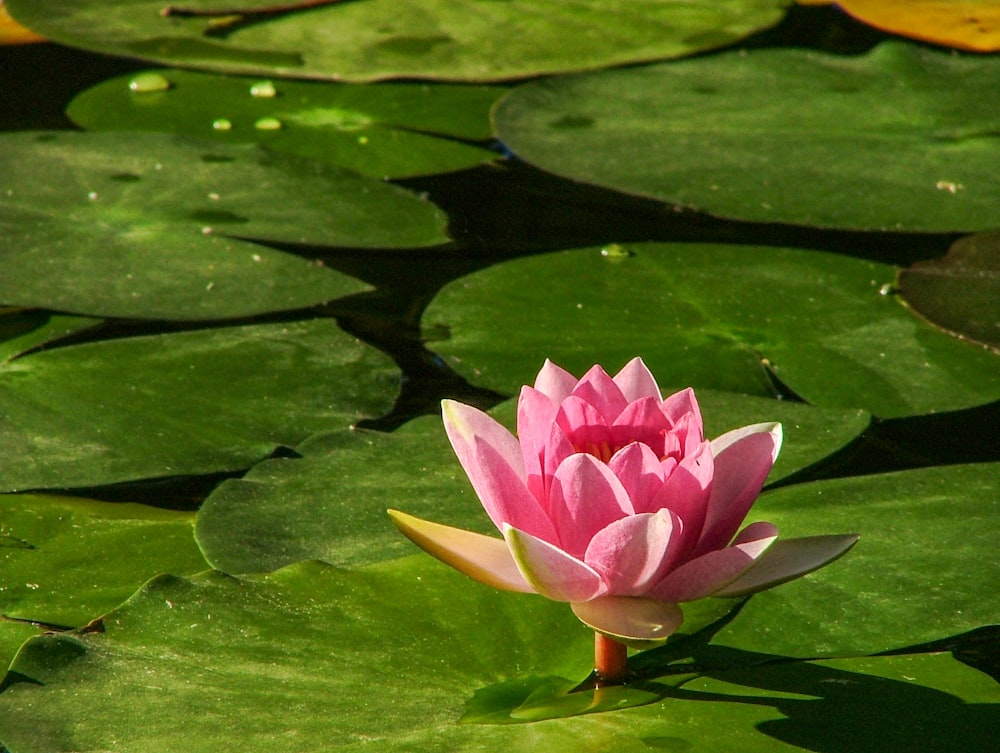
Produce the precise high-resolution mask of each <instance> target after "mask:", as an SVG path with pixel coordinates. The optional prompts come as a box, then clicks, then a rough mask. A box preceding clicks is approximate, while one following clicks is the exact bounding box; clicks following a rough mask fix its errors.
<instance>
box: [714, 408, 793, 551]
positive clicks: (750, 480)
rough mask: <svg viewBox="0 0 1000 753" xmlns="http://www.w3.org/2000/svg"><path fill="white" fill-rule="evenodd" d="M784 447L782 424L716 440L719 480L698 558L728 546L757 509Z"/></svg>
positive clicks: (760, 426)
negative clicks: (749, 514) (748, 516)
mask: <svg viewBox="0 0 1000 753" xmlns="http://www.w3.org/2000/svg"><path fill="white" fill-rule="evenodd" d="M780 447H781V424H776V423H767V424H755V425H753V426H745V427H743V428H742V429H737V430H736V431H733V432H729V433H727V434H723V435H722V436H721V437H719V438H718V439H715V440H713V441H712V453H713V455H714V456H715V478H714V479H713V480H712V495H711V497H709V501H708V510H707V512H706V515H705V527H704V529H703V530H702V534H701V538H700V539H699V540H698V545H697V547H695V552H694V554H695V556H697V555H699V554H704V553H705V552H710V551H712V550H714V549H721V548H722V547H724V546H725V545H726V544H727V543H728V542H729V540H730V539H731V538H732V536H733V534H734V533H736V530H737V529H738V528H739V527H740V524H741V523H742V522H743V519H744V518H745V517H746V516H747V513H748V512H749V511H750V508H751V507H752V506H753V503H754V501H755V500H756V499H757V495H758V494H760V489H761V487H762V486H763V485H764V480H765V479H766V478H767V474H768V473H770V472H771V466H772V465H773V464H774V459H775V458H776V457H777V456H778V450H779V449H780Z"/></svg>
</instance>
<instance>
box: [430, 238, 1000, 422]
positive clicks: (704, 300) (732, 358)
mask: <svg viewBox="0 0 1000 753" xmlns="http://www.w3.org/2000/svg"><path fill="white" fill-rule="evenodd" d="M625 251H627V254H625V255H620V254H619V255H610V254H609V255H602V253H601V252H600V251H599V250H598V249H583V250H575V251H562V252H558V253H552V254H545V255H540V256H535V257H531V258H524V259H518V260H515V261H509V262H504V263H501V264H497V265H495V266H493V267H490V268H488V269H486V270H483V271H481V272H477V273H474V274H472V275H469V276H467V277H464V278H461V279H458V280H456V281H455V282H453V283H450V284H449V285H448V286H446V287H445V288H444V289H443V290H442V291H441V293H440V294H439V295H438V297H437V298H436V299H435V300H434V301H433V302H432V303H431V305H430V306H429V307H428V309H427V311H426V312H425V314H424V317H423V323H424V327H425V329H426V330H427V331H428V332H435V331H436V332H441V331H445V332H447V333H448V335H449V337H448V339H446V340H442V341H440V342H434V343H432V347H433V348H434V349H435V350H436V351H437V352H439V353H441V354H442V355H444V356H446V357H448V358H449V360H450V362H451V364H452V365H453V366H454V367H455V368H456V369H457V370H458V371H459V372H461V373H462V374H463V375H465V376H466V378H468V379H469V380H470V381H471V382H473V383H475V384H479V385H482V386H484V387H490V388H492V389H495V390H499V391H502V392H506V393H507V394H514V392H515V391H516V390H518V389H519V388H520V385H521V384H524V383H527V382H530V381H531V380H532V379H533V378H534V375H535V373H536V372H537V371H538V369H539V368H540V366H541V364H542V361H543V360H544V359H545V358H551V359H552V360H553V361H555V362H556V363H558V364H560V365H561V366H564V367H565V368H568V369H569V370H570V371H572V372H574V373H576V374H578V375H579V374H582V373H583V372H584V371H585V370H586V369H588V368H589V367H590V366H591V365H592V364H594V363H601V364H603V365H604V366H605V367H606V368H608V369H618V368H619V367H620V366H621V365H623V364H624V363H625V362H626V361H628V360H629V359H631V358H632V357H634V356H637V355H638V356H642V358H643V359H644V360H645V361H646V363H647V364H648V365H649V367H650V368H651V369H652V371H653V373H654V374H655V375H656V377H657V379H658V380H659V382H660V385H661V386H662V387H663V388H664V389H665V390H666V389H667V388H674V387H684V386H694V387H696V388H712V389H723V390H730V391H734V392H745V393H750V394H758V395H766V394H774V390H775V389H776V388H775V385H774V384H773V383H772V380H771V379H770V378H769V376H768V372H769V371H771V372H773V373H774V374H776V376H777V378H778V379H779V380H780V381H781V382H783V383H784V384H785V385H787V386H788V387H789V388H791V390H793V391H794V392H795V393H797V394H798V395H800V396H801V397H802V398H804V399H805V400H807V401H809V402H811V403H814V404H816V405H821V406H827V407H841V408H850V407H855V408H864V409H866V410H868V411H871V412H872V413H875V414H877V415H880V416H883V417H888V416H893V415H897V416H898V415H906V414H912V413H923V412H929V411H937V410H948V409H955V408H959V407H967V406H971V405H977V404H980V403H984V402H987V401H990V400H994V399H996V398H997V397H998V396H1000V380H997V379H996V374H997V372H998V369H1000V357H998V356H997V355H995V354H993V353H990V352H987V351H984V350H983V349H982V348H980V347H977V346H975V345H970V344H968V343H962V342H959V341H957V340H955V338H952V337H949V336H948V335H946V334H944V333H942V332H940V331H939V330H937V329H935V328H934V327H930V326H928V325H926V324H925V323H924V322H922V321H920V320H919V319H918V318H917V317H914V316H913V315H912V314H911V313H910V312H908V311H907V310H906V309H905V308H904V307H902V306H900V305H899V302H898V301H896V300H894V298H893V297H892V296H888V295H882V294H880V291H881V290H882V286H883V285H886V284H888V283H890V282H891V281H892V279H893V278H894V276H895V271H896V270H895V269H894V268H892V267H889V266H886V265H882V264H875V263H872V262H866V261H857V260H853V259H850V258H847V257H842V256H837V255H834V254H825V253H816V252H806V251H800V250H793V249H782V248H765V247H752V246H721V245H707V244H706V245H698V244H652V243H650V244H633V245H630V246H628V248H627V249H625ZM540 280H544V281H545V282H544V284H539V281H540ZM498 342H502V343H503V349H502V350H499V349H498V348H497V343H498ZM777 389H778V390H779V391H780V390H781V389H783V388H781V387H778V388H777Z"/></svg>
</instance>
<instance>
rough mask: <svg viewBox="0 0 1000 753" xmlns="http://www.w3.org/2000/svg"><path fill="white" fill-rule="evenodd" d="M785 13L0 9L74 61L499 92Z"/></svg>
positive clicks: (689, 47)
mask: <svg viewBox="0 0 1000 753" xmlns="http://www.w3.org/2000/svg"><path fill="white" fill-rule="evenodd" d="M789 4H790V3H789V0H666V1H664V0H634V1H633V2H630V3H629V4H628V6H627V7H624V6H622V4H621V3H618V2H612V0H588V1H587V2H582V3H558V2H546V3H536V2H528V1H527V0H510V1H509V2H502V3H496V2H490V3H476V4H475V5H473V6H466V5H461V4H460V5H456V4H455V3H452V2H446V1H444V0H412V1H411V2H407V3H405V4H400V3H399V2H396V1H395V0H365V2H361V3H331V4H330V5H329V6H326V7H319V8H313V9H311V10H301V11H299V12H296V11H295V10H294V9H291V10H290V11H289V12H285V13H266V12H265V13H264V14H263V15H258V16H254V15H253V10H254V9H262V8H268V7H273V6H274V2H273V0H246V1H245V2H240V3H237V4H236V5H235V6H226V7H236V8H238V9H239V11H244V10H245V11H248V13H237V14H226V15H225V16H223V17H221V18H220V17H215V18H211V17H208V18H206V17H200V18H199V17H197V16H191V15H185V14H182V13H177V12H175V13H173V14H165V13H164V12H163V11H164V9H165V8H168V7H169V8H177V9H186V10H188V9H189V10H194V11H204V10H210V9H218V8H219V7H220V6H219V4H218V2H216V1H215V0H186V1H184V2H177V3H167V2H164V0H111V1H109V0H7V2H6V5H7V8H8V10H9V11H10V13H11V15H12V16H13V17H14V18H15V20H17V21H18V22H19V23H21V24H23V25H25V26H27V27H29V28H30V29H31V30H32V31H35V32H37V33H39V34H42V35H43V36H46V37H48V38H49V39H51V40H53V41H57V42H61V43H62V44H66V45H69V46H71V47H82V48H84V49H88V50H94V51H96V52H102V53H106V54H113V55H124V56H128V57H137V58H142V59H145V60H153V61H157V62H161V63H166V64H169V65H178V66H184V67H196V68H206V69H211V70H218V71H224V72H227V73H267V74H272V75H277V76H291V77H296V78H322V79H331V80H341V79H342V80H345V81H373V80H378V79H386V78H439V79H448V80H456V81H488V80H489V81H495V80H500V79H507V78H519V77H527V76H537V75H540V74H543V73H559V72H563V71H578V70H593V69H595V68H602V67H605V66H609V65H620V64H623V63H635V62H640V61H645V60H656V59H662V58H667V57H676V56H679V55H689V54H691V53H695V52H700V51H703V50H708V49H712V48H716V47H721V46H724V45H727V44H731V43H733V42H735V41H737V40H739V39H741V38H742V37H744V36H746V35H748V34H751V33H753V32H755V31H758V30H760V29H764V28H767V27H769V26H771V25H773V24H775V23H777V22H778V21H780V20H781V18H782V16H783V15H784V11H785V8H786V7H787V6H788V5H789Z"/></svg>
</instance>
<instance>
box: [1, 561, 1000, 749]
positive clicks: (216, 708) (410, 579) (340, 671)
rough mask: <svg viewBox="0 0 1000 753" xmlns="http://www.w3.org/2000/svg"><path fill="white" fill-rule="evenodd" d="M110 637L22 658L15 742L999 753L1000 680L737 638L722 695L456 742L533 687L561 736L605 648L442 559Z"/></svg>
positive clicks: (669, 692) (310, 567) (143, 612)
mask: <svg viewBox="0 0 1000 753" xmlns="http://www.w3.org/2000/svg"><path fill="white" fill-rule="evenodd" d="M738 619H739V618H737V620H738ZM103 626H104V629H105V631H106V632H104V633H90V634H86V635H62V636H44V637H41V638H36V639H33V640H32V641H30V642H29V643H28V644H27V645H26V646H25V647H24V648H23V649H22V650H21V652H20V653H19V655H18V656H17V658H16V659H15V661H14V663H13V665H12V675H13V677H12V678H9V680H8V681H11V680H13V684H11V685H9V686H8V687H7V688H6V690H5V691H4V692H3V693H2V694H0V739H3V740H4V742H5V744H6V745H7V746H8V748H9V749H10V750H11V751H13V753H18V751H22V750H25V751H26V750H30V751H33V753H47V752H49V751H52V752H55V751H66V750H97V749H100V750H108V749H111V750H123V751H125V750H127V751H129V753H145V752H146V751H162V750H163V749H164V746H168V747H176V748H180V749H183V750H186V751H193V752H195V753H201V752H207V751H220V750H225V749H228V748H230V747H232V745H233V743H234V741H238V740H247V739H252V740H254V742H255V744H257V745H260V746H263V747H265V748H275V747H278V748H280V749H281V750H283V751H288V752H289V753H294V752H295V751H315V750H319V749H324V748H329V747H330V746H331V740H332V739H334V738H335V747H336V749H338V750H347V751H361V750H363V749H371V747H372V745H373V744H374V745H377V746H378V749H379V750H385V751H413V750H420V751H431V752H434V751H448V753H455V752H459V753H463V752H465V751H473V750H483V749H489V750H500V749H502V750H507V751H512V752H513V753H528V752H529V751H539V750H547V751H549V750H551V751H556V750H579V749H580V744H581V740H582V741H586V742H585V744H586V746H587V748H588V749H591V748H592V749H593V750H603V749H605V748H607V747H608V746H613V747H614V749H615V750H616V751H622V753H640V752H642V753H645V752H646V751H648V750H649V749H650V747H654V748H666V749H678V748H679V749H682V750H692V751H704V752H706V753H707V751H719V750H740V751H748V752H749V753H758V752H759V753H764V752H765V751H766V752H767V753H773V751H777V750H795V749H797V748H795V747H793V746H803V747H806V748H809V749H813V750H816V749H819V750H826V749H827V748H825V747H822V746H823V744H829V742H830V741H831V740H832V741H834V742H835V743H836V744H837V745H838V746H839V747H838V748H836V750H870V749H875V748H876V747H877V745H878V744H881V743H884V741H885V740H892V741H893V742H894V744H899V745H900V746H901V748H903V749H913V750H916V749H932V750H949V749H951V748H949V747H948V746H949V745H951V743H952V742H953V741H959V740H960V741H961V746H962V747H961V749H962V750H963V751H971V752H972V753H988V751H991V750H992V748H993V743H995V740H994V739H993V735H992V733H991V730H992V728H993V727H994V726H995V725H992V724H991V723H990V721H991V720H992V719H995V715H996V708H997V702H998V700H1000V693H998V690H997V686H996V683H995V682H994V681H993V680H992V679H990V678H989V677H987V676H985V675H983V674H981V673H979V672H977V671H976V670H974V669H971V668H969V667H966V666H964V665H962V664H960V663H958V662H956V661H955V660H954V659H952V658H951V657H949V656H948V655H947V654H943V655H942V654H939V655H917V656H892V657H878V658H861V659H840V660H835V661H826V662H822V663H809V662H801V661H791V662H788V661H785V662H780V661H776V660H778V659H780V658H781V657H779V656H775V655H773V654H771V655H762V654H753V653H748V652H745V651H739V650H736V649H727V648H726V646H725V630H723V631H721V632H720V633H719V634H718V635H717V636H716V639H715V643H716V644H717V647H713V646H711V645H710V646H708V647H701V648H696V651H695V654H694V655H695V657H697V658H696V661H697V662H698V664H699V665H701V666H705V667H706V668H707V674H706V675H705V676H702V677H692V676H691V675H690V674H689V675H688V681H687V682H685V683H684V684H683V685H682V686H681V687H679V688H674V687H671V683H670V682H669V678H668V680H667V681H662V682H653V683H650V686H651V691H652V692H650V693H649V694H648V695H650V696H652V698H651V699H650V700H655V699H656V698H657V697H658V698H661V699H662V700H660V701H659V702H655V703H652V704H650V705H646V706H641V707H638V708H632V709H630V710H629V711H627V712H622V713H619V712H613V713H601V714H589V715H586V716H573V717H571V718H567V719H553V720H551V721H548V722H545V723H542V724H514V725H511V724H456V721H457V720H458V719H459V718H460V716H462V714H463V708H464V707H465V703H466V701H467V700H468V699H470V698H471V697H472V696H473V694H474V693H476V692H477V691H478V692H481V691H483V690H484V689H486V688H490V687H495V686H497V685H498V684H501V683H507V684H508V687H509V686H510V684H511V681H513V680H516V679H521V680H523V681H524V682H522V686H523V687H524V686H526V687H529V688H530V687H531V682H532V678H539V679H535V680H534V685H535V687H536V689H538V688H539V686H541V690H540V692H538V693H536V695H535V701H536V702H535V704H534V705H531V704H529V705H528V706H527V707H525V704H523V703H521V704H520V712H521V713H522V714H523V715H524V716H522V719H521V720H525V717H527V720H530V719H531V718H532V716H534V718H546V716H553V714H552V713H548V714H546V713H545V712H546V708H545V697H544V691H545V686H546V684H547V685H548V687H549V688H552V687H553V686H554V685H558V684H559V683H560V682H562V683H563V684H565V683H566V681H567V680H568V679H571V678H574V677H577V678H581V676H582V675H585V674H586V673H587V671H588V666H589V662H588V658H589V653H590V650H591V648H592V646H591V643H592V637H591V635H590V634H589V631H587V630H586V629H585V628H583V627H582V626H580V625H579V623H577V622H576V621H575V619H574V618H572V616H570V610H569V609H567V608H566V606H565V605H561V604H555V603H552V602H548V601H546V600H544V599H541V598H533V597H529V596H523V595H513V594H503V593H497V592H494V591H492V590H490V589H487V588H484V587H481V586H479V585H477V584H473V583H470V582H469V581H468V580H466V579H465V578H462V576H460V575H457V574H455V573H452V572H449V571H448V570H447V569H446V568H443V567H440V566H439V565H437V564H436V563H433V562H428V561H426V560H425V559H424V558H407V559H404V560H396V561H393V562H389V563H384V564H383V565H379V566H377V567H375V568H372V569H366V570H362V571H340V570H336V569H332V568H328V567H322V566H319V565H316V564H311V563H310V564H303V565H296V566H293V567H291V568H287V569H285V570H281V571H279V572H277V573H274V574H272V575H268V576H257V577H253V578H242V579H234V578H227V577H225V576H222V575H219V574H214V573H209V574H205V575H200V576H197V577H194V578H175V577H167V576H164V577H161V578H157V579H155V580H153V581H151V582H150V583H149V584H147V585H146V586H145V587H144V588H143V589H142V590H141V591H140V592H139V593H138V594H136V595H135V596H134V597H133V598H132V599H130V600H129V601H128V602H127V603H126V604H124V605H123V606H122V607H121V608H119V609H117V610H115V611H114V612H112V613H111V614H109V615H108V616H107V617H106V619H105V620H104V623H103ZM782 627H783V624H782V623H781V620H780V616H776V622H775V628H776V629H779V630H780V629H781V628H782ZM817 629H818V630H820V631H822V629H823V626H822V624H819V625H817ZM769 662H770V663H769ZM13 673H16V675H15V674H13ZM542 678H550V679H548V680H547V681H546V680H544V679H542ZM581 679H582V678H581ZM18 680H22V681H18ZM539 680H540V681H539ZM359 692H360V693H363V702H359V700H358V698H359V696H358V693H359ZM550 692H551V690H550ZM612 692H614V691H612ZM81 698H89V699H91V700H93V699H100V702H99V703H95V702H92V703H81ZM583 698H584V699H588V698H589V699H595V700H597V699H596V698H595V693H594V692H593V691H585V693H584V695H583ZM506 700H507V701H508V702H511V701H513V702H515V703H516V702H517V697H516V693H508V694H507V699H506ZM481 705H482V704H481ZM501 708H502V707H501ZM557 710H558V709H557ZM564 711H566V710H564ZM568 711H569V713H578V712H579V708H577V709H576V710H574V709H569V710H568ZM501 713H502V712H501ZM561 715H563V714H555V716H561ZM136 719H141V721H142V723H141V724H137V723H136ZM178 720H185V721H184V723H182V724H179V723H178ZM467 721H468V719H467ZM834 722H835V723H834ZM831 728H833V729H834V731H833V732H831ZM820 741H826V743H821V742H820Z"/></svg>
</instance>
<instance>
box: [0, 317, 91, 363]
mask: <svg viewBox="0 0 1000 753" xmlns="http://www.w3.org/2000/svg"><path fill="white" fill-rule="evenodd" d="M97 324H100V320H99V319H91V318H89V317H85V316H60V315H58V314H51V313H49V312H47V311H35V310H32V311H25V310H22V309H8V310H6V311H0V361H6V360H8V359H11V358H14V357H15V356H19V355H20V354H22V353H24V352H25V351H28V350H31V349H32V348H37V347H40V346H42V345H45V344H46V343H49V342H52V341H54V340H58V339H59V338H61V337H66V336H67V335H71V334H73V333H76V332H81V331H83V330H85V329H87V328H89V327H93V326H95V325H97Z"/></svg>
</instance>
